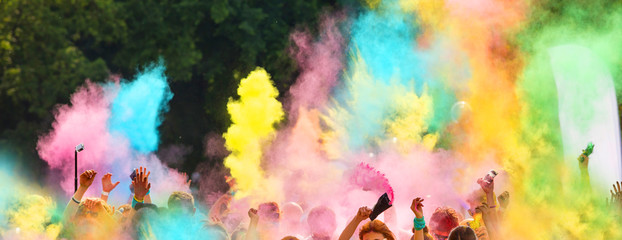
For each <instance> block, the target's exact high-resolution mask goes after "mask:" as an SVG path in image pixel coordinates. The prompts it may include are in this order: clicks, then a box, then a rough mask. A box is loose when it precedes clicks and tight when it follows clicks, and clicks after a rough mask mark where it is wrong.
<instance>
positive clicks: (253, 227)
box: [246, 208, 259, 240]
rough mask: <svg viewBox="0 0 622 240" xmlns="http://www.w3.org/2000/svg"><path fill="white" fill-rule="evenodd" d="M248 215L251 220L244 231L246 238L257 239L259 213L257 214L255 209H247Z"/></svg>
mask: <svg viewBox="0 0 622 240" xmlns="http://www.w3.org/2000/svg"><path fill="white" fill-rule="evenodd" d="M248 217H249V218H250V219H251V221H250V223H249V224H248V230H247V231H246V240H259V232H257V224H258V223H259V215H257V209H254V208H251V209H249V210H248Z"/></svg>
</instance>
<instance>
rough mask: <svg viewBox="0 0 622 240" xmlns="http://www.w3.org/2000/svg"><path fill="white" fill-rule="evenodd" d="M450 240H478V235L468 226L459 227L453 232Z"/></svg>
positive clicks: (450, 234)
mask: <svg viewBox="0 0 622 240" xmlns="http://www.w3.org/2000/svg"><path fill="white" fill-rule="evenodd" d="M447 239H448V240H477V235H475V231H473V229H472V228H470V227H467V226H458V227H456V228H454V229H453V230H451V232H450V233H449V237H448V238H447Z"/></svg>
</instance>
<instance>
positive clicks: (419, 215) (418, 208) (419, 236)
mask: <svg viewBox="0 0 622 240" xmlns="http://www.w3.org/2000/svg"><path fill="white" fill-rule="evenodd" d="M410 210H412V211H413V213H414V214H415V218H416V219H415V222H416V221H417V219H423V198H419V197H418V198H415V199H413V202H412V203H411V204H410ZM423 227H425V225H424V226H423ZM423 227H421V229H417V226H416V223H415V226H414V227H413V229H415V232H414V233H415V240H423V239H424V238H423Z"/></svg>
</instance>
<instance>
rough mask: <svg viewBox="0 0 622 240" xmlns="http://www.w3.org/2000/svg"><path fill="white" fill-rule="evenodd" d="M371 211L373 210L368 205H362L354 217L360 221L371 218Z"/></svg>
mask: <svg viewBox="0 0 622 240" xmlns="http://www.w3.org/2000/svg"><path fill="white" fill-rule="evenodd" d="M371 211H372V210H371V209H370V208H368V207H360V208H359V210H358V212H357V213H356V216H355V217H354V218H355V219H356V220H358V221H359V222H362V221H363V220H365V219H368V218H369V215H370V214H371Z"/></svg>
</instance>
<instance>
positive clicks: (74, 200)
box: [71, 197, 80, 204]
mask: <svg viewBox="0 0 622 240" xmlns="http://www.w3.org/2000/svg"><path fill="white" fill-rule="evenodd" d="M71 200H73V202H75V203H77V204H80V201H78V200H76V199H75V198H73V197H71Z"/></svg>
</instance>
